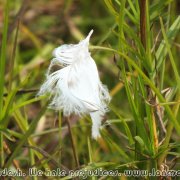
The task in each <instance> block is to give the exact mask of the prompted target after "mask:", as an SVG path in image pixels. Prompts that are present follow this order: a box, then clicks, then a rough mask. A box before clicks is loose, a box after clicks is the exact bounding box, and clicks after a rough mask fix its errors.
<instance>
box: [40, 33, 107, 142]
mask: <svg viewBox="0 0 180 180" xmlns="http://www.w3.org/2000/svg"><path fill="white" fill-rule="evenodd" d="M92 33H93V30H91V31H90V33H89V34H88V36H87V37H86V38H85V39H84V40H82V41H80V42H79V43H78V44H75V45H73V44H70V45H62V46H60V47H58V48H56V49H55V50H54V52H53V55H54V57H55V58H54V59H52V61H51V63H50V66H49V69H48V72H47V77H46V81H45V82H44V84H43V85H42V86H41V88H40V91H39V93H38V95H42V94H45V93H47V92H49V93H50V94H51V96H52V101H51V103H50V105H49V107H50V108H52V109H55V110H63V112H64V115H65V116H69V115H70V114H72V113H75V114H77V115H82V114H90V116H91V119H92V123H93V126H92V137H93V138H95V139H96V138H97V137H99V136H100V133H99V128H100V126H101V120H102V118H103V116H104V114H105V112H106V111H107V105H106V104H107V103H108V102H109V101H110V96H109V93H108V90H107V88H106V86H104V85H103V84H102V83H101V81H100V79H99V74H98V70H97V67H96V64H95V62H94V60H93V59H92V57H91V56H90V53H89V50H88V45H89V39H90V36H91V35H92ZM55 67H56V68H57V67H58V70H56V71H55V72H52V70H53V68H55Z"/></svg>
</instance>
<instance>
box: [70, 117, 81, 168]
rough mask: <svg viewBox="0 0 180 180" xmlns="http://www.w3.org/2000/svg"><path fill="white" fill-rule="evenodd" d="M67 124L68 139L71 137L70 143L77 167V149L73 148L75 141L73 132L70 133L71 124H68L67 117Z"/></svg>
mask: <svg viewBox="0 0 180 180" xmlns="http://www.w3.org/2000/svg"><path fill="white" fill-rule="evenodd" d="M67 125H68V130H69V134H70V139H71V145H72V150H73V155H74V160H75V163H76V166H77V168H78V169H79V167H80V165H79V160H78V155H77V151H76V148H75V143H74V139H73V134H72V130H71V124H70V120H69V117H68V118H67Z"/></svg>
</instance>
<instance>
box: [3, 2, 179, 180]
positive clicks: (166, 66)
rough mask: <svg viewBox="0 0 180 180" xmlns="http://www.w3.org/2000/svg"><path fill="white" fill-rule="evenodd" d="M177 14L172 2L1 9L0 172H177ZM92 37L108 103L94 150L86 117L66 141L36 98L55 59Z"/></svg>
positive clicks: (59, 123)
mask: <svg viewBox="0 0 180 180" xmlns="http://www.w3.org/2000/svg"><path fill="white" fill-rule="evenodd" d="M178 5H179V4H178V1H172V0H164V1H161V0H153V1H150V0H140V1H138V0H104V1H101V0H96V1H90V0H79V1H73V0H66V1H58V0H54V1H46V0H37V1H28V0H25V1H21V0H18V1H10V0H6V1H5V0H4V1H0V7H1V9H0V10H2V13H3V17H2V18H0V23H1V34H2V36H1V37H2V38H1V42H0V43H1V52H0V53H1V54H0V166H1V168H2V169H4V168H6V167H7V168H20V169H21V170H22V171H23V172H25V173H27V172H28V169H29V168H31V167H35V168H37V169H39V170H42V171H43V172H44V171H45V169H47V168H48V169H51V170H53V169H56V168H61V169H66V170H67V169H76V168H79V169H82V170H83V169H85V168H86V169H94V170H95V169H97V168H102V169H105V170H114V171H115V170H118V172H119V173H123V172H124V170H148V171H149V172H151V171H152V169H153V168H154V169H155V170H163V168H169V169H174V170H178V169H179V167H180V165H179V163H180V161H179V158H180V111H179V104H180V71H179V69H180V68H179V67H180V61H179V53H180V44H179V40H180V36H178V35H179V29H180V16H178V11H179V10H180V9H179V7H178ZM1 16H2V14H1ZM91 29H94V33H93V36H92V38H91V46H90V50H91V52H92V56H93V58H94V59H95V60H96V63H97V66H98V69H99V73H100V76H101V80H102V82H103V83H104V84H107V86H108V88H109V89H110V92H111V96H112V101H111V103H110V104H109V109H110V111H109V112H108V113H107V115H106V117H105V121H104V122H103V129H102V130H101V134H102V138H101V139H99V140H98V141H95V140H92V139H91V132H90V130H91V120H90V118H89V117H88V116H86V117H80V118H79V117H77V116H71V117H70V119H69V121H70V124H71V130H72V131H71V133H72V135H71V136H70V134H69V131H68V126H67V121H66V118H64V117H63V113H62V112H55V111H53V110H49V109H47V106H48V105H47V104H48V97H47V96H43V97H36V94H37V91H38V89H39V87H40V85H41V84H42V83H43V81H44V79H45V72H46V70H47V67H48V65H49V62H50V59H51V58H52V56H51V53H52V51H53V49H54V48H55V47H57V46H59V45H61V44H64V43H66V44H70V43H77V42H78V41H79V40H81V39H82V38H83V37H84V36H86V35H87V34H88V32H89V31H90V30H91ZM163 129H164V131H166V132H164V131H163ZM72 139H73V142H72ZM72 145H74V146H72ZM32 178H33V179H41V178H40V177H32ZM49 178H50V177H49ZM69 178H70V177H66V178H64V179H69ZM141 178H142V177H141ZM19 179H21V178H19ZM42 179H43V178H42ZM57 179H58V178H57ZM89 179H93V180H94V179H98V178H97V177H89ZM108 179H114V178H111V177H109V178H108ZM117 179H134V177H125V176H122V177H118V178H117ZM146 179H158V178H157V177H146Z"/></svg>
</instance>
